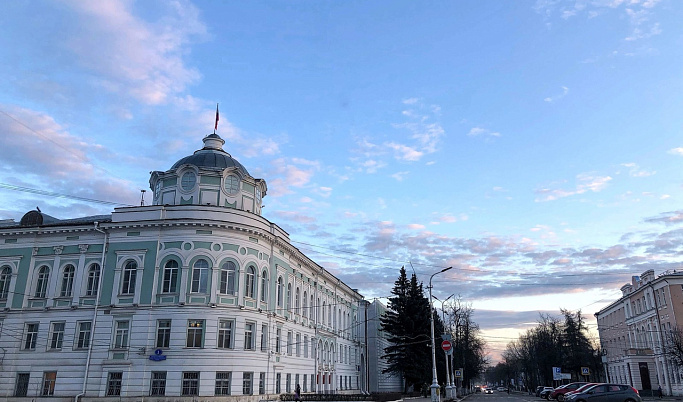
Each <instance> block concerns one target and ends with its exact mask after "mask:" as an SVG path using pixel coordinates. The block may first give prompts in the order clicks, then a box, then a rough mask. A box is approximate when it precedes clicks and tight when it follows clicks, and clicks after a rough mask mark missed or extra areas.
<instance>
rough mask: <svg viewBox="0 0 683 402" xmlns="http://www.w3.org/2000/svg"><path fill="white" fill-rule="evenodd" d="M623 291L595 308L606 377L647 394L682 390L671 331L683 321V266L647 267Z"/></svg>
mask: <svg viewBox="0 0 683 402" xmlns="http://www.w3.org/2000/svg"><path fill="white" fill-rule="evenodd" d="M621 292H622V296H621V298H620V299H619V300H617V301H615V302H613V303H611V304H610V305H608V306H606V307H605V308H603V309H602V310H600V311H598V312H597V313H595V317H596V318H597V321H598V332H599V334H600V344H601V347H602V350H603V353H604V359H603V362H605V363H606V369H605V370H606V375H607V377H608V381H610V382H617V383H623V384H629V385H631V386H632V387H634V388H636V389H639V390H641V391H644V392H645V395H649V390H656V389H657V388H658V386H661V387H662V390H663V391H664V393H665V394H668V395H683V376H682V375H681V371H680V370H679V369H677V368H676V367H675V365H674V364H672V362H671V361H670V360H669V359H668V358H667V356H666V354H665V350H664V347H665V345H666V342H667V339H668V337H667V334H668V333H670V332H671V331H672V329H674V330H675V329H676V327H677V326H679V325H681V324H683V272H676V271H667V272H664V273H662V274H660V275H658V276H655V273H654V271H653V270H651V269H650V270H647V271H645V272H643V273H642V275H640V276H633V277H632V280H631V283H630V284H626V285H624V286H622V287H621Z"/></svg>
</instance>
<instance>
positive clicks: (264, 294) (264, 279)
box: [261, 270, 268, 303]
mask: <svg viewBox="0 0 683 402" xmlns="http://www.w3.org/2000/svg"><path fill="white" fill-rule="evenodd" d="M261 301H262V302H264V303H267V302H268V272H266V271H265V270H264V271H263V272H262V273H261Z"/></svg>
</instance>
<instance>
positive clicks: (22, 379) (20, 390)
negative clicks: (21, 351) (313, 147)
mask: <svg viewBox="0 0 683 402" xmlns="http://www.w3.org/2000/svg"><path fill="white" fill-rule="evenodd" d="M30 379H31V373H17V380H16V382H15V384H14V396H26V394H28V383H29V380H30Z"/></svg>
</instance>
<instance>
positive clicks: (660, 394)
mask: <svg viewBox="0 0 683 402" xmlns="http://www.w3.org/2000/svg"><path fill="white" fill-rule="evenodd" d="M657 394H658V395H659V399H661V398H662V397H663V395H662V386H661V385H659V386H657Z"/></svg>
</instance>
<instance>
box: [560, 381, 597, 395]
mask: <svg viewBox="0 0 683 402" xmlns="http://www.w3.org/2000/svg"><path fill="white" fill-rule="evenodd" d="M598 384H602V383H601V382H589V383H587V384H586V385H584V386H582V387H579V388H578V389H575V390H574V391H569V392H567V393H566V394H564V397H565V399H566V398H567V397H568V396H570V395H573V394H578V393H581V392H583V391H585V390H587V389H588V388H590V387H592V386H594V385H598Z"/></svg>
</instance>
